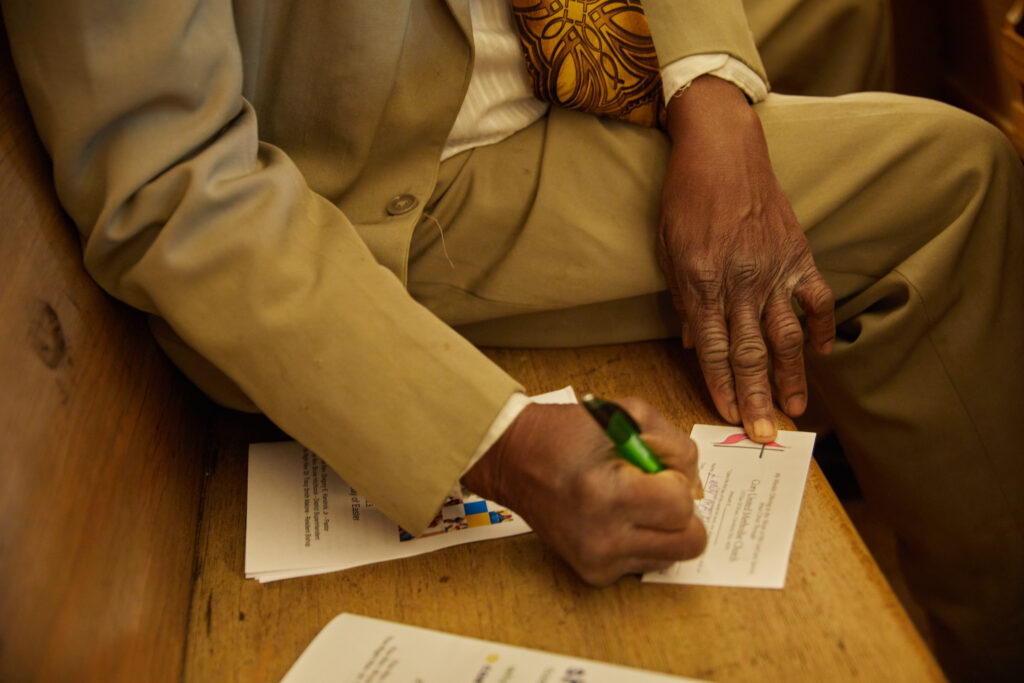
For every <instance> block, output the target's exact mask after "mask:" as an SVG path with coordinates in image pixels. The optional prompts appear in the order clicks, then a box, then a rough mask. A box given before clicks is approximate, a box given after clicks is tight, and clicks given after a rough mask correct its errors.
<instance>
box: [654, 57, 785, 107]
mask: <svg viewBox="0 0 1024 683" xmlns="http://www.w3.org/2000/svg"><path fill="white" fill-rule="evenodd" d="M706 75H711V76H716V77H718V78H721V79H723V80H726V81H729V82H730V83H732V84H733V85H736V86H737V87H739V88H740V89H741V90H742V91H743V92H744V93H745V94H746V95H747V97H748V98H749V99H750V101H751V102H754V103H757V102H760V101H762V100H763V99H764V98H766V97H767V96H768V85H767V84H766V83H765V82H764V80H763V79H762V78H761V77H760V76H758V75H757V72H755V71H754V70H753V69H751V68H750V67H749V66H747V65H746V64H744V63H743V62H741V61H740V60H738V59H736V58H735V57H732V56H730V55H727V54H724V53H717V52H716V53H709V54H703V55H692V56H690V57H683V58H682V59H677V60H676V61H674V62H672V63H671V64H667V65H665V67H663V68H662V70H661V83H662V86H663V88H664V90H665V101H666V102H668V101H669V100H670V99H672V97H674V96H675V95H677V94H679V93H680V92H681V91H683V90H685V89H686V88H687V87H689V85H690V83H693V81H695V80H696V79H697V78H698V77H700V76H706Z"/></svg>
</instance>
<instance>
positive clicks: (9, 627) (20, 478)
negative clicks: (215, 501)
mask: <svg viewBox="0 0 1024 683" xmlns="http://www.w3.org/2000/svg"><path fill="white" fill-rule="evenodd" d="M0 36H2V38H0V40H2V43H0V207H2V209H0V211H2V219H0V221H2V224H0V274H2V282H3V285H2V289H0V320H2V321H3V322H2V324H0V438H2V439H3V444H2V446H0V680H3V681H22V680H29V679H37V680H76V681H93V680H95V681H110V680H137V681H178V680H180V677H181V675H180V674H181V670H182V652H183V651H184V646H185V633H186V624H187V622H188V612H189V605H190V602H189V600H190V595H191V589H192V577H193V573H194V572H195V570H196V567H195V558H196V554H195V538H196V528H197V523H198V515H199V505H200V498H201V494H202V485H203V476H202V475H203V454H204V453H205V452H207V451H206V449H207V440H206V431H207V430H206V425H207V423H208V420H209V415H210V404H209V402H208V401H207V400H206V399H205V398H204V397H202V396H201V395H200V394H199V392H198V391H197V390H195V389H194V388H193V387H192V386H191V385H190V384H189V383H188V382H187V381H186V380H184V379H183V378H182V376H181V375H180V374H179V373H178V372H177V371H176V370H175V369H174V368H173V367H172V366H171V365H170V363H169V362H168V361H167V360H166V358H165V357H164V356H163V354H162V353H161V352H160V351H159V349H158V348H157V346H156V344H155V343H154V342H153V340H152V339H151V337H150V335H149V331H148V329H147V325H146V324H145V321H144V320H143V319H142V317H141V316H140V315H139V314H138V313H136V312H134V311H130V310H128V309H127V308H126V307H125V306H122V305H120V304H118V303H117V302H115V301H113V300H112V299H111V298H110V297H108V296H107V295H105V294H104V293H103V292H102V291H101V290H100V289H99V287H97V286H96V284H95V283H94V282H93V281H92V280H91V279H90V278H89V277H88V275H87V274H86V273H85V271H84V269H83V267H82V264H81V258H82V257H81V248H80V246H79V244H78V240H77V238H76V234H77V233H76V231H75V230H74V228H73V226H72V225H71V224H70V222H69V220H68V219H67V217H66V216H65V215H64V214H63V213H62V212H61V210H60V209H59V206H58V204H57V200H56V198H55V196H54V191H53V186H52V182H51V178H50V168H49V166H48V164H47V162H46V157H45V155H44V154H43V152H42V148H41V146H40V144H39V141H38V139H37V138H36V135H35V132H34V129H33V126H32V123H31V121H30V119H29V116H28V112H27V110H26V107H25V103H24V100H23V98H22V95H21V92H20V89H19V85H18V82H17V77H16V75H15V73H14V71H13V68H12V66H11V59H10V53H9V50H8V45H7V39H6V34H5V32H4V31H3V30H2V26H0Z"/></svg>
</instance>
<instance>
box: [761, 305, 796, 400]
mask: <svg viewBox="0 0 1024 683" xmlns="http://www.w3.org/2000/svg"><path fill="white" fill-rule="evenodd" d="M764 319H765V324H764V328H765V336H766V337H767V338H768V343H769V345H770V347H771V352H772V366H773V368H774V369H775V391H776V396H777V398H778V401H779V405H780V406H782V409H783V410H784V411H786V414H787V415H789V416H790V417H797V416H799V415H802V414H803V412H804V410H805V409H806V408H807V377H806V374H805V372H804V353H803V347H804V334H803V330H802V329H801V328H800V321H799V320H798V319H797V317H796V314H795V313H794V312H793V307H792V306H791V305H790V303H789V298H788V297H787V296H785V295H784V294H783V293H782V292H776V293H775V295H774V296H773V297H772V298H771V300H770V301H769V302H768V305H767V307H766V308H765V312H764Z"/></svg>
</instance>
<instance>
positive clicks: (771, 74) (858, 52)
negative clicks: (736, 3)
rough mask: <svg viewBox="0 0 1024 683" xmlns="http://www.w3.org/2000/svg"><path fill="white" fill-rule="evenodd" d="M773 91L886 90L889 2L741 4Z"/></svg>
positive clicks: (774, 0)
mask: <svg viewBox="0 0 1024 683" xmlns="http://www.w3.org/2000/svg"><path fill="white" fill-rule="evenodd" d="M743 5H744V7H745V8H746V10H747V19H748V21H749V22H750V29H751V31H753V33H754V39H755V40H756V41H757V45H758V49H759V50H760V52H761V59H762V61H763V62H764V68H765V71H767V73H768V80H770V81H771V84H772V90H774V91H775V92H779V93H786V94H790V95H841V94H843V93H849V92H861V91H866V90H891V89H892V81H893V66H892V17H891V14H890V8H889V0H744V2H743Z"/></svg>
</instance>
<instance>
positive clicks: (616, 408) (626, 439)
mask: <svg viewBox="0 0 1024 683" xmlns="http://www.w3.org/2000/svg"><path fill="white" fill-rule="evenodd" d="M583 407H584V408H586V409H587V412H588V413H590V416H591V417H593V418H594V419H595V420H596V421H597V424H599V425H601V429H603V430H604V433H605V434H607V435H608V438H609V439H611V440H612V443H613V444H614V445H615V450H617V451H618V452H619V455H621V456H622V457H623V458H625V459H626V460H628V461H629V462H630V463H632V464H634V465H636V466H637V467H639V468H640V469H642V470H643V471H644V472H647V473H649V474H655V473H657V472H661V471H662V470H664V469H665V466H664V465H663V464H662V463H661V460H660V459H659V458H658V456H657V454H656V453H655V452H654V451H653V450H651V447H650V446H648V445H647V442H645V441H644V440H643V438H642V437H641V436H640V432H641V430H640V425H638V424H637V423H636V420H634V419H633V417H632V416H631V415H630V414H629V413H628V412H626V409H625V408H623V407H622V406H620V405H619V404H618V403H613V402H611V401H606V400H604V399H601V398H597V397H596V396H594V395H593V394H584V395H583ZM690 492H691V494H692V495H693V499H694V500H700V499H701V498H703V497H704V486H703V485H702V484H701V481H700V477H699V475H694V476H692V479H691V480H690Z"/></svg>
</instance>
